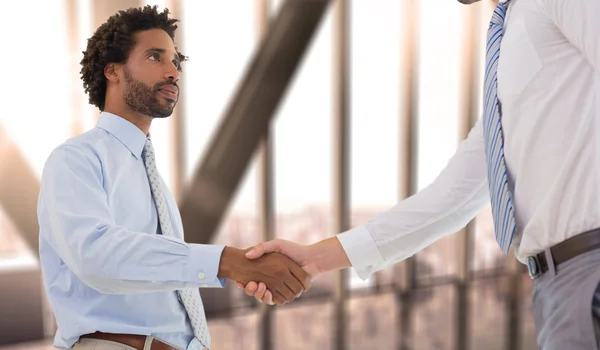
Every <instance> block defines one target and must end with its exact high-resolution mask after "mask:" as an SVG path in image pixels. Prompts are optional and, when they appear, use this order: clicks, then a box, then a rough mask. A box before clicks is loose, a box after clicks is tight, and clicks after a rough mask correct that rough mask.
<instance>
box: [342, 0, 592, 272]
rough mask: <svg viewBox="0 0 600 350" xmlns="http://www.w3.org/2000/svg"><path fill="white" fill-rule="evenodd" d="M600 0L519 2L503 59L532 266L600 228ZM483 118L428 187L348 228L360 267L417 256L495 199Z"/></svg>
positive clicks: (508, 151)
mask: <svg viewBox="0 0 600 350" xmlns="http://www.w3.org/2000/svg"><path fill="white" fill-rule="evenodd" d="M598 14H600V1H597V0H577V1H565V0H512V1H511V3H510V4H509V8H508V13H507V18H506V22H505V33H504V38H503V40H502V44H501V49H500V60H499V63H498V97H499V100H500V103H501V107H502V128H503V132H504V140H505V145H504V151H505V160H506V164H507V168H508V175H509V187H510V188H511V190H512V191H513V194H514V205H515V216H516V221H517V234H516V237H515V239H513V247H514V248H515V253H516V256H517V258H518V259H519V260H520V261H521V262H524V261H525V260H526V258H527V257H528V256H530V255H532V254H535V253H539V252H541V251H543V250H544V249H546V248H549V247H551V246H553V245H555V244H557V243H560V242H562V241H564V240H565V239H567V238H570V237H572V236H575V235H577V234H579V233H582V232H585V231H587V230H591V229H594V228H598V227H600V214H599V213H600V205H599V201H598V198H599V193H598V191H599V189H600V183H599V182H600V174H599V171H600V145H599V142H600V138H598V135H599V133H600V118H599V117H600V100H599V98H600V84H599V83H600V80H599V79H598V78H599V75H598V73H599V72H600V35H598V33H600V21H598V18H597V17H598ZM484 147H485V146H484V139H483V130H482V124H481V120H480V121H479V122H477V123H476V125H475V126H474V127H473V129H472V130H471V132H470V133H469V135H468V137H467V139H466V140H464V141H463V142H461V143H460V145H459V147H458V150H457V152H456V154H455V155H454V156H453V157H452V158H451V159H450V160H449V162H448V164H447V166H446V167H445V168H444V169H443V170H442V172H441V174H440V175H439V176H438V177H437V178H436V179H435V180H434V181H433V182H432V183H431V184H430V185H429V186H427V187H426V188H424V189H423V190H422V191H420V192H419V193H417V194H415V195H413V196H411V197H409V198H407V199H406V200H403V201H401V202H400V203H398V204H397V205H396V206H394V207H393V208H391V209H390V210H389V211H387V212H383V213H381V214H379V215H376V216H374V217H373V218H372V219H371V220H369V221H368V222H366V223H365V224H363V225H360V226H358V227H355V228H353V229H351V230H348V231H346V232H343V233H340V234H338V236H337V237H338V239H339V240H340V242H341V244H342V246H343V248H344V250H345V251H346V253H347V255H348V257H349V259H350V262H351V263H352V265H353V266H354V268H355V269H356V271H357V273H358V274H359V275H360V276H361V277H362V278H366V277H368V276H369V275H370V274H371V273H373V272H375V271H377V270H380V269H382V268H385V267H386V266H389V265H391V264H394V263H396V262H398V261H401V260H404V259H406V258H408V257H410V256H412V255H414V254H415V253H416V252H418V251H419V250H421V249H423V248H425V247H426V246H428V245H430V244H432V243H433V242H435V241H437V240H438V239H440V238H442V237H443V236H445V235H448V234H451V233H454V232H456V231H458V230H459V229H461V228H462V227H464V226H465V225H466V224H467V223H468V222H469V221H470V220H472V219H473V218H474V217H475V216H476V215H477V213H479V212H480V211H481V210H483V209H484V208H485V206H486V205H487V204H489V190H488V184H487V171H486V165H485V164H486V159H485V151H484Z"/></svg>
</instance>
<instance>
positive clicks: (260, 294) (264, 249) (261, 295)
mask: <svg viewBox="0 0 600 350" xmlns="http://www.w3.org/2000/svg"><path fill="white" fill-rule="evenodd" d="M272 252H275V253H281V254H284V255H287V256H288V257H289V258H290V259H292V260H293V261H294V262H296V263H297V264H298V265H299V266H300V267H302V269H304V271H306V273H308V274H309V275H310V277H311V278H315V277H316V276H317V275H319V274H320V273H321V272H322V271H321V269H320V268H319V266H318V265H317V264H316V262H315V259H314V257H313V256H312V251H311V246H304V245H300V244H296V243H293V242H290V241H286V240H283V239H275V240H272V241H269V242H264V243H260V244H258V245H257V246H255V247H254V248H252V249H251V250H250V251H249V252H247V253H246V257H247V258H248V259H258V258H260V257H261V256H263V254H267V253H272ZM240 282H243V281H238V282H237V286H238V288H240V289H244V291H245V292H246V294H247V295H249V296H254V297H255V298H256V300H258V301H260V302H263V303H265V304H269V305H273V302H272V301H273V300H272V298H273V295H272V292H271V291H270V288H267V286H266V285H265V284H264V283H262V282H259V283H257V282H258V281H257V282H255V281H251V282H249V283H247V284H245V283H240Z"/></svg>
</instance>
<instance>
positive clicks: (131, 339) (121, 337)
mask: <svg viewBox="0 0 600 350" xmlns="http://www.w3.org/2000/svg"><path fill="white" fill-rule="evenodd" d="M81 338H93V339H102V340H108V341H113V342H116V343H121V344H125V345H129V346H131V347H132V348H136V349H138V350H143V349H144V344H145V343H146V338H147V336H145V335H139V334H115V333H102V332H96V333H90V334H84V335H82V336H81ZM150 350H179V349H177V348H176V347H173V346H171V345H169V344H166V343H163V342H161V341H160V340H158V339H152V344H151V345H150Z"/></svg>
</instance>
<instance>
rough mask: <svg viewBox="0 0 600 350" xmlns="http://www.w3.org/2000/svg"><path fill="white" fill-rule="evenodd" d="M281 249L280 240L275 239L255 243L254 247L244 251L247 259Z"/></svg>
mask: <svg viewBox="0 0 600 350" xmlns="http://www.w3.org/2000/svg"><path fill="white" fill-rule="evenodd" d="M280 251H281V243H280V240H278V239H275V240H272V241H269V242H262V243H259V244H257V245H256V246H255V247H254V248H252V249H251V250H250V251H248V252H247V253H246V258H248V259H257V258H260V257H261V256H263V254H266V253H272V252H280Z"/></svg>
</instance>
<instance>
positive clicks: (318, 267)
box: [218, 237, 350, 305]
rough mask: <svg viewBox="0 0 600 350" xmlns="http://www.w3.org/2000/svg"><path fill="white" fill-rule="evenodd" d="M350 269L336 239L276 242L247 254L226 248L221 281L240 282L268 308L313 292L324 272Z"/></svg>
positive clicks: (249, 293) (279, 240) (221, 268)
mask: <svg viewBox="0 0 600 350" xmlns="http://www.w3.org/2000/svg"><path fill="white" fill-rule="evenodd" d="M346 267H350V261H349V260H348V257H347V256H346V254H345V252H344V250H343V248H342V246H341V244H340V242H339V241H338V239H337V238H335V237H333V238H329V239H326V240H323V241H320V242H318V243H315V244H312V245H300V244H296V243H293V242H290V241H286V240H282V239H276V240H273V241H269V242H264V243H260V244H258V245H256V246H254V247H252V248H248V249H245V250H241V249H236V248H232V247H225V249H224V250H223V254H222V256H221V263H220V265H219V272H218V277H225V278H229V279H231V280H234V281H236V282H237V286H238V288H240V289H244V291H245V292H246V294H247V295H249V296H254V297H255V298H256V299H257V300H258V301H260V302H263V303H265V304H269V305H274V304H275V305H283V304H285V303H287V302H291V301H293V300H294V299H296V298H297V297H299V296H300V295H301V294H302V293H303V292H305V291H308V290H309V289H310V285H311V281H312V279H313V278H315V277H317V276H318V275H320V274H322V273H323V272H327V271H333V270H338V269H342V268H346Z"/></svg>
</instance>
